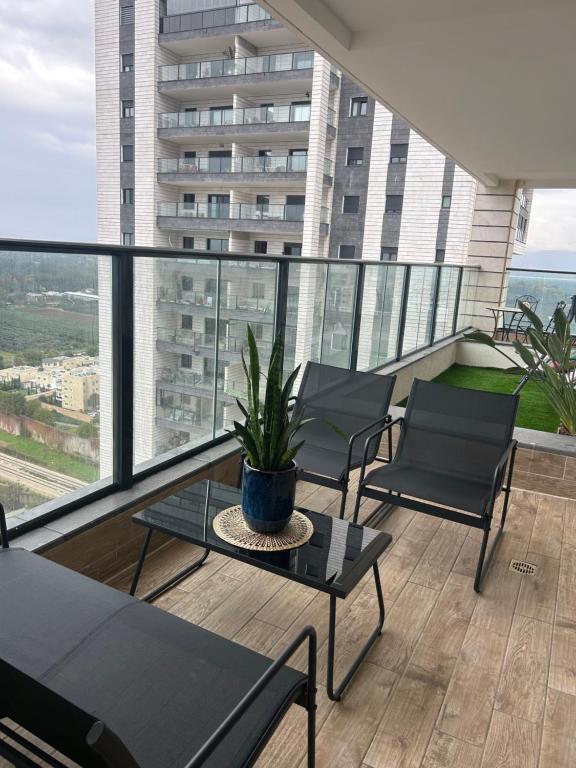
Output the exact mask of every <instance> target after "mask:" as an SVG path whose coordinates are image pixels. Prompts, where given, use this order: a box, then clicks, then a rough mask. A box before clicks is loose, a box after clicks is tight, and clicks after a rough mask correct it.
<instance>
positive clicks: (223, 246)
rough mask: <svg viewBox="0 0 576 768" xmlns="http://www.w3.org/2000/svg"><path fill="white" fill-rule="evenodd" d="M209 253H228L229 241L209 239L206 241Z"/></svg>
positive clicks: (215, 238)
mask: <svg viewBox="0 0 576 768" xmlns="http://www.w3.org/2000/svg"><path fill="white" fill-rule="evenodd" d="M206 250H207V251H227V250H228V240H224V239H220V238H217V237H209V238H208V239H207V240H206Z"/></svg>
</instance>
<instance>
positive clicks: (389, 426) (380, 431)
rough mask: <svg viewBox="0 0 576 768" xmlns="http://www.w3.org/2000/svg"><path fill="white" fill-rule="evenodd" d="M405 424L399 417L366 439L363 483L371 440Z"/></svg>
mask: <svg viewBox="0 0 576 768" xmlns="http://www.w3.org/2000/svg"><path fill="white" fill-rule="evenodd" d="M403 423H404V416H398V417H397V418H395V419H392V420H390V421H388V422H387V423H386V424H385V425H384V426H383V427H381V428H380V429H377V430H376V432H374V433H373V434H372V435H370V437H368V438H367V439H366V442H365V443H364V452H363V454H362V464H361V465H360V480H359V482H360V483H361V482H362V480H364V474H365V472H366V460H367V458H368V446H369V445H370V440H372V439H373V438H374V437H376V436H377V435H383V434H384V432H386V431H388V430H389V429H391V428H392V427H393V426H394V425H395V424H403Z"/></svg>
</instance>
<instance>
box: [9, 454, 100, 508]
mask: <svg viewBox="0 0 576 768" xmlns="http://www.w3.org/2000/svg"><path fill="white" fill-rule="evenodd" d="M0 479H2V480H7V481H8V482H11V483H18V484H19V485H24V486H26V488H30V490H32V491H36V492H37V493H40V494H41V495H42V496H47V497H48V498H50V499H55V498H57V497H58V496H63V495H64V494H65V493H70V492H71V491H76V490H78V489H79V488H83V487H84V486H85V485H86V483H85V482H83V481H82V480H77V479H76V478H74V477H68V476H67V475H64V474H62V473H61V472H56V471H54V470H53V469H48V468H47V467H41V466H39V465H38V464H32V462H30V461H26V460H24V459H17V458H15V457H14V456H7V455H6V454H3V453H0Z"/></svg>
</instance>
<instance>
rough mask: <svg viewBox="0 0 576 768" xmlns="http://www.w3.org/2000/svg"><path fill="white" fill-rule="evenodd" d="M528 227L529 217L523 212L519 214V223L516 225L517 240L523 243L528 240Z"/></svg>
mask: <svg viewBox="0 0 576 768" xmlns="http://www.w3.org/2000/svg"><path fill="white" fill-rule="evenodd" d="M527 228H528V217H527V216H524V215H523V214H522V213H521V214H519V216H518V225H517V227H516V240H517V241H518V242H519V243H523V242H525V240H526V230H527Z"/></svg>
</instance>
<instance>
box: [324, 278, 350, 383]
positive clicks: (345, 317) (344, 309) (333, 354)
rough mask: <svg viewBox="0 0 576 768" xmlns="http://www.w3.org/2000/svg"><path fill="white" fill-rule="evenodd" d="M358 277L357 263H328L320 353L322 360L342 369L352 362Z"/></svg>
mask: <svg viewBox="0 0 576 768" xmlns="http://www.w3.org/2000/svg"><path fill="white" fill-rule="evenodd" d="M357 280H358V268H357V267H356V266H355V265H351V264H341V265H340V264H330V265H329V266H328V281H327V285H326V299H325V304H324V318H323V319H324V323H323V328H322V355H321V361H322V362H323V363H326V364H327V365H335V366H337V367H339V368H348V367H349V365H350V352H351V347H352V326H353V323H354V298H355V294H356V284H357Z"/></svg>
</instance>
